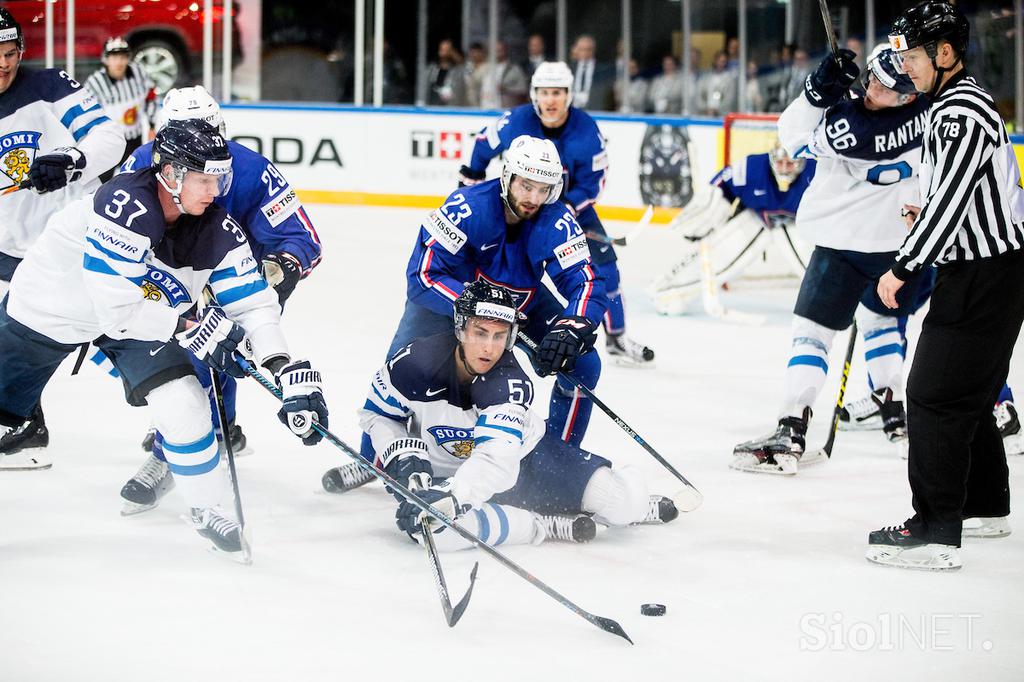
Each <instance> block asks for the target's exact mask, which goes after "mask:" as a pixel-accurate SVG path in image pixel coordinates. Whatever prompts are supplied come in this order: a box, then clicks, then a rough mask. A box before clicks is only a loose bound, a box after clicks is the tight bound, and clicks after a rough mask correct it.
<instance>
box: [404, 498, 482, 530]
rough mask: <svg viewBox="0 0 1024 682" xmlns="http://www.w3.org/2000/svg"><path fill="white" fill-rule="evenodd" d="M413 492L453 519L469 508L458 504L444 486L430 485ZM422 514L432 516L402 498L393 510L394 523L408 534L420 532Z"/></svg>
mask: <svg viewBox="0 0 1024 682" xmlns="http://www.w3.org/2000/svg"><path fill="white" fill-rule="evenodd" d="M415 494H416V495H417V496H418V497H419V498H420V499H421V500H423V501H424V502H426V503H427V504H429V505H430V506H431V507H433V508H434V509H436V510H437V511H439V512H441V513H442V514H444V515H445V516H447V517H448V518H449V519H451V520H453V521H454V520H455V519H457V518H458V517H459V516H461V515H462V514H463V513H464V512H465V511H466V510H467V509H469V507H468V506H462V505H460V504H459V501H458V500H456V499H455V496H454V495H452V494H451V492H450V491H449V490H447V489H446V488H445V487H444V486H432V487H430V488H427V489H426V490H419V491H417V492H416V493H415ZM424 516H425V517H427V518H433V517H432V516H431V515H430V514H427V513H426V512H422V511H420V508H419V507H417V506H416V505H414V504H413V503H412V502H409V501H408V500H406V499H403V500H402V503H401V504H400V505H398V511H396V512H395V524H396V525H397V526H398V527H399V528H400V529H401V530H404V531H405V532H406V533H408V534H409V535H415V534H416V533H419V532H420V520H421V519H422V518H423V517H424Z"/></svg>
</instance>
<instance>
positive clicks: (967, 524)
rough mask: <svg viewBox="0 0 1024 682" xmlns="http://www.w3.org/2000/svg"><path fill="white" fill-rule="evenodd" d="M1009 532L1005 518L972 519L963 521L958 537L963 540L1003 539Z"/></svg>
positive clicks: (1008, 522) (1008, 523) (1008, 525)
mask: <svg viewBox="0 0 1024 682" xmlns="http://www.w3.org/2000/svg"><path fill="white" fill-rule="evenodd" d="M1010 532H1011V530H1010V521H1009V519H1007V518H1006V517H1005V516H994V517H991V518H982V517H974V518H971V519H964V526H963V530H962V531H961V533H960V536H961V537H965V538H1003V537H1006V536H1007V535H1009V534H1010Z"/></svg>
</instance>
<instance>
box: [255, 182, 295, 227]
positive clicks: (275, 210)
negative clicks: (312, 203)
mask: <svg viewBox="0 0 1024 682" xmlns="http://www.w3.org/2000/svg"><path fill="white" fill-rule="evenodd" d="M299 205H300V204H299V197H298V196H297V195H296V194H295V190H293V189H289V190H288V191H287V192H285V193H284V194H282V195H281V196H279V197H278V198H277V199H275V200H273V201H271V202H270V203H269V204H264V205H263V206H260V210H261V211H263V216H264V217H265V218H266V219H267V222H269V223H270V225H271V227H277V226H278V225H280V224H281V222H282V221H284V220H285V219H286V218H288V216H290V215H292V214H293V213H295V211H297V210H298V209H299Z"/></svg>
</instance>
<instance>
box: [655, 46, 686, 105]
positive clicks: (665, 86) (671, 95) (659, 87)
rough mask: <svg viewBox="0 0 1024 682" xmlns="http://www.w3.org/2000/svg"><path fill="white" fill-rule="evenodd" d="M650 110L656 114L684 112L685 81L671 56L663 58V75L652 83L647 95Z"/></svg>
mask: <svg viewBox="0 0 1024 682" xmlns="http://www.w3.org/2000/svg"><path fill="white" fill-rule="evenodd" d="M647 100H648V102H649V103H650V104H649V107H650V110H651V111H653V112H654V113H656V114H679V113H682V111H683V81H682V78H680V76H679V65H678V64H677V63H676V58H675V57H673V56H672V55H670V54H667V55H665V56H664V57H662V58H661V75H660V76H657V77H656V78H655V79H654V80H652V81H651V87H650V90H648V93H647Z"/></svg>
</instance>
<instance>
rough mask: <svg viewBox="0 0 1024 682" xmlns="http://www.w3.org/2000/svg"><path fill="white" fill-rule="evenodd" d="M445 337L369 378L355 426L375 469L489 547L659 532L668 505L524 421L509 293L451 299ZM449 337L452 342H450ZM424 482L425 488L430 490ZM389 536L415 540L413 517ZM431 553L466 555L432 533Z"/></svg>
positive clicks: (403, 508)
mask: <svg viewBox="0 0 1024 682" xmlns="http://www.w3.org/2000/svg"><path fill="white" fill-rule="evenodd" d="M452 310H453V313H452V317H453V318H454V325H453V324H452V318H451V317H450V318H449V320H448V329H447V330H446V331H442V332H441V333H439V334H436V335H434V336H428V337H424V338H418V339H416V340H414V341H412V342H411V343H409V344H408V345H405V346H404V347H401V348H399V349H398V350H397V352H395V353H394V354H393V355H392V356H391V357H390V358H389V359H388V362H387V363H386V364H385V365H384V366H383V367H381V369H380V370H379V371H378V372H377V374H376V375H375V376H374V378H373V381H372V382H371V385H370V390H369V392H368V394H367V397H366V402H365V403H364V405H363V408H362V409H361V410H360V411H359V417H360V421H359V424H360V426H361V427H362V428H363V430H364V431H366V433H368V434H369V436H370V438H371V439H372V441H373V445H374V449H375V450H376V452H377V458H376V462H375V465H376V466H377V467H378V468H380V469H383V470H384V471H386V472H387V473H388V474H390V475H391V476H392V477H394V478H395V479H396V480H397V481H398V482H399V483H401V484H403V485H406V486H408V485H409V482H410V479H411V478H415V479H418V480H420V481H423V479H424V477H425V478H426V484H427V485H429V486H430V487H427V488H425V489H423V490H421V491H420V492H419V493H418V494H419V495H420V497H422V498H423V499H424V500H425V501H427V502H429V503H430V504H431V505H433V506H435V507H436V508H437V509H439V510H441V511H443V512H445V513H446V514H447V515H448V516H449V517H450V518H453V519H454V518H457V519H458V521H459V523H460V524H462V525H463V526H464V527H465V528H466V529H467V530H469V531H470V532H472V533H473V534H474V535H476V536H477V537H479V538H480V539H481V540H482V541H483V542H486V543H488V544H490V545H500V544H540V543H541V542H543V541H545V540H564V541H569V542H586V541H588V540H592V539H593V538H594V536H595V533H596V531H597V523H601V524H603V525H607V526H627V525H630V524H634V523H667V522H669V521H672V520H673V519H675V518H676V517H677V516H678V511H677V509H676V506H675V504H674V502H673V501H672V499H671V498H668V497H662V496H660V495H650V494H649V493H648V489H647V483H646V481H645V480H644V476H643V474H642V472H641V471H640V470H639V469H636V468H635V467H631V466H612V463H611V462H609V461H608V460H607V459H605V458H604V457H600V456H598V455H595V454H592V453H590V452H587V451H585V450H581V449H580V448H578V447H576V446H573V445H570V444H568V443H565V442H564V441H562V440H561V439H559V438H558V437H557V436H556V435H555V434H553V433H552V432H551V431H550V430H548V429H546V428H545V425H544V420H543V419H542V418H541V417H540V416H539V415H537V414H535V413H534V412H533V411H532V410H531V403H532V402H533V398H534V389H533V382H532V381H531V380H530V378H529V376H528V375H527V374H526V373H525V372H524V371H523V369H522V368H521V367H520V366H519V363H518V361H517V360H516V357H515V355H513V353H512V346H513V345H514V343H515V339H516V332H517V328H518V320H519V316H520V314H521V313H520V312H519V310H518V309H517V304H516V302H515V301H514V300H513V295H512V294H511V293H510V292H509V290H507V289H505V288H504V287H500V286H497V285H494V284H491V283H489V282H487V281H486V280H477V281H475V282H471V283H469V284H468V285H466V287H465V288H464V289H462V291H461V293H460V294H459V296H458V298H457V299H456V300H455V302H454V305H453V307H452ZM453 331H454V334H453V333H452V332H453ZM431 482H432V485H431ZM399 501H400V502H401V504H400V506H399V508H398V511H397V513H396V520H397V523H398V527H399V528H401V529H402V530H404V531H407V532H408V533H409V534H410V535H412V536H413V537H414V538H419V532H420V522H421V517H420V511H419V509H417V508H416V507H415V506H413V505H412V504H411V503H409V502H406V501H404V499H403V498H401V497H400V498H399ZM434 535H435V541H436V543H437V546H438V548H439V549H442V550H454V549H463V548H466V547H468V546H469V545H467V544H466V543H465V541H463V540H462V539H461V538H460V537H458V536H457V535H455V534H453V533H451V532H449V531H447V530H446V529H444V528H438V529H436V530H435V531H434Z"/></svg>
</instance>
